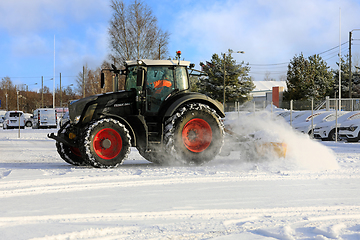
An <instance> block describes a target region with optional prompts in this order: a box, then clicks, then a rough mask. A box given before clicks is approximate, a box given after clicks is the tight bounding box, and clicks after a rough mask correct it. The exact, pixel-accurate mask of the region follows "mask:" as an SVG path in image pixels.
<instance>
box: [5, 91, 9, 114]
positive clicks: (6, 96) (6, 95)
mask: <svg viewBox="0 0 360 240" xmlns="http://www.w3.org/2000/svg"><path fill="white" fill-rule="evenodd" d="M8 96H9V94H7V93H5V98H6V111H8Z"/></svg>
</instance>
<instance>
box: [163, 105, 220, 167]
mask: <svg viewBox="0 0 360 240" xmlns="http://www.w3.org/2000/svg"><path fill="white" fill-rule="evenodd" d="M164 141H165V147H166V151H167V152H168V153H171V154H172V155H173V156H171V157H172V158H174V159H175V160H176V161H177V162H181V163H186V164H202V163H205V162H208V161H211V160H212V159H214V158H215V156H216V155H218V154H219V152H220V150H221V147H222V145H223V143H224V125H223V123H222V122H221V119H220V117H219V115H218V114H217V113H216V112H215V110H213V109H211V108H210V107H209V106H207V105H205V104H200V103H191V104H187V105H185V106H183V107H181V108H180V109H179V110H178V111H177V112H176V113H175V114H174V115H173V116H172V117H170V118H169V119H168V120H167V121H166V126H165V137H164Z"/></svg>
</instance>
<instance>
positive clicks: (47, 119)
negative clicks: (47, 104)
mask: <svg viewBox="0 0 360 240" xmlns="http://www.w3.org/2000/svg"><path fill="white" fill-rule="evenodd" d="M32 128H57V114H56V109H54V108H39V109H36V110H35V111H34V116H33V122H32Z"/></svg>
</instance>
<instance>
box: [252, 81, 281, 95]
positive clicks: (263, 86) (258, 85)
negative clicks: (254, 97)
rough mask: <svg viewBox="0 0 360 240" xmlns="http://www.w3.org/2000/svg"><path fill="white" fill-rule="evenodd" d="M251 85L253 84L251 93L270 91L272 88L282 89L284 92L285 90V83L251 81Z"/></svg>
mask: <svg viewBox="0 0 360 240" xmlns="http://www.w3.org/2000/svg"><path fill="white" fill-rule="evenodd" d="M253 83H254V84H255V89H254V90H253V92H259V91H272V88H273V87H284V90H286V89H287V87H286V81H253Z"/></svg>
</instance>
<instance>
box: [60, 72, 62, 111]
mask: <svg viewBox="0 0 360 240" xmlns="http://www.w3.org/2000/svg"><path fill="white" fill-rule="evenodd" d="M60 108H62V90H61V73H60Z"/></svg>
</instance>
